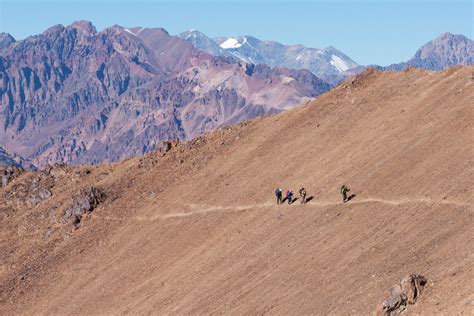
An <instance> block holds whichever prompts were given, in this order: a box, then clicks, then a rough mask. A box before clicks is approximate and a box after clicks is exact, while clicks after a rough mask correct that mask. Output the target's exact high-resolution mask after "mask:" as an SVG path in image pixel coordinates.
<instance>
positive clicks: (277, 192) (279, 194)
mask: <svg viewBox="0 0 474 316" xmlns="http://www.w3.org/2000/svg"><path fill="white" fill-rule="evenodd" d="M275 195H276V198H277V205H278V204H281V203H282V202H283V192H281V189H280V188H279V187H277V188H276V189H275Z"/></svg>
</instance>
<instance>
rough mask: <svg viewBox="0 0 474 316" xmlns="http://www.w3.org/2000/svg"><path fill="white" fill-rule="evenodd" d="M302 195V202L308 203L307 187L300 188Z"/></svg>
mask: <svg viewBox="0 0 474 316" xmlns="http://www.w3.org/2000/svg"><path fill="white" fill-rule="evenodd" d="M300 196H301V204H306V189H305V188H301V189H300Z"/></svg>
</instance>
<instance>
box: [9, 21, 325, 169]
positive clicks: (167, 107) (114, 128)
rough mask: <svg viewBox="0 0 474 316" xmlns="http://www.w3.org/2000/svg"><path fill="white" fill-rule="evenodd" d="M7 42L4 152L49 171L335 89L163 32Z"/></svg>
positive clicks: (74, 31)
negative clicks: (57, 165) (54, 165)
mask: <svg viewBox="0 0 474 316" xmlns="http://www.w3.org/2000/svg"><path fill="white" fill-rule="evenodd" d="M4 37H5V38H6V36H4ZM3 42H5V43H7V42H8V45H7V44H5V45H3V46H4V47H3V48H0V130H2V133H0V144H2V145H4V146H5V147H7V148H8V149H10V150H13V151H16V152H18V153H19V154H21V155H22V156H24V157H26V158H29V159H32V160H33V161H34V163H35V164H36V165H38V166H40V167H44V166H47V165H48V164H51V163H56V162H67V163H81V164H96V163H99V162H103V161H117V160H120V159H123V158H126V157H129V156H133V155H140V154H143V153H145V152H149V151H151V150H154V149H155V148H157V147H158V146H159V144H160V143H161V141H163V140H170V139H190V138H193V137H195V136H197V135H199V134H202V133H204V132H207V131H211V130H214V129H216V128H219V127H221V126H223V125H227V124H234V123H236V122H239V121H241V120H245V119H249V118H252V117H255V116H258V115H265V114H271V113H276V112H279V111H282V110H284V109H287V108H289V107H293V106H296V105H299V104H301V103H304V102H305V101H307V100H309V99H311V98H313V97H315V96H317V95H319V94H321V93H323V92H325V91H327V90H328V89H329V88H330V87H329V85H328V84H327V83H325V82H323V81H322V80H320V79H318V78H317V77H315V76H314V75H313V74H311V73H310V72H309V71H303V70H301V71H295V70H289V69H283V68H270V67H268V66H265V65H259V66H253V65H249V64H247V63H244V62H241V61H236V60H234V59H231V58H226V57H215V56H212V55H210V54H207V53H204V52H201V51H198V50H196V49H195V48H194V47H193V46H192V45H191V44H190V43H188V42H186V41H184V40H182V39H180V38H178V37H174V36H170V35H169V34H168V33H167V32H166V31H165V30H163V29H148V28H130V29H128V28H123V27H120V26H113V27H109V28H106V29H105V30H103V31H101V32H97V30H96V29H95V27H94V26H93V25H92V24H91V23H90V22H85V21H82V22H76V23H73V24H72V25H69V26H66V27H64V26H62V25H56V26H53V27H51V28H49V29H48V30H46V31H45V32H44V33H43V34H40V35H36V36H30V37H28V38H26V39H25V40H21V41H14V42H12V41H11V40H7V39H5V40H3Z"/></svg>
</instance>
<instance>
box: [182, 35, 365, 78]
mask: <svg viewBox="0 0 474 316" xmlns="http://www.w3.org/2000/svg"><path fill="white" fill-rule="evenodd" d="M179 36H180V37H181V38H183V39H185V40H186V41H188V42H190V43H192V44H193V46H194V47H196V48H197V49H199V50H203V51H206V52H208V53H210V54H213V55H215V56H229V57H234V58H237V59H240V60H244V61H246V62H249V63H253V64H266V65H269V66H272V67H274V66H283V67H287V68H293V69H308V70H310V71H311V72H312V73H314V74H315V75H316V76H317V77H319V78H321V79H323V80H324V81H326V82H329V83H330V84H331V85H335V84H337V83H339V82H340V81H342V80H344V79H346V78H347V77H349V76H351V75H353V74H354V73H356V72H360V71H361V68H362V67H359V65H358V64H357V63H356V62H354V61H353V60H352V59H351V58H350V57H348V56H347V55H345V54H344V53H342V52H340V51H339V50H337V49H336V48H334V47H331V46H330V47H327V48H324V49H319V48H308V47H305V46H303V45H283V44H280V43H278V42H274V41H261V40H259V39H257V38H255V37H253V36H238V37H218V38H215V39H211V38H209V37H207V36H206V35H205V34H203V33H201V32H199V31H197V30H189V31H187V32H183V33H181V34H180V35H179Z"/></svg>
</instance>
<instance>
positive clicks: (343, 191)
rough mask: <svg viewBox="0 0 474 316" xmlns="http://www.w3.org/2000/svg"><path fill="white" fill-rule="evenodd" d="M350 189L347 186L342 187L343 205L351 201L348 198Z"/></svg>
mask: <svg viewBox="0 0 474 316" xmlns="http://www.w3.org/2000/svg"><path fill="white" fill-rule="evenodd" d="M349 191H350V190H349V188H348V187H347V185H345V184H343V185H342V187H341V194H342V202H343V203H346V202H347V201H349V199H348V198H347V192H349Z"/></svg>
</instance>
